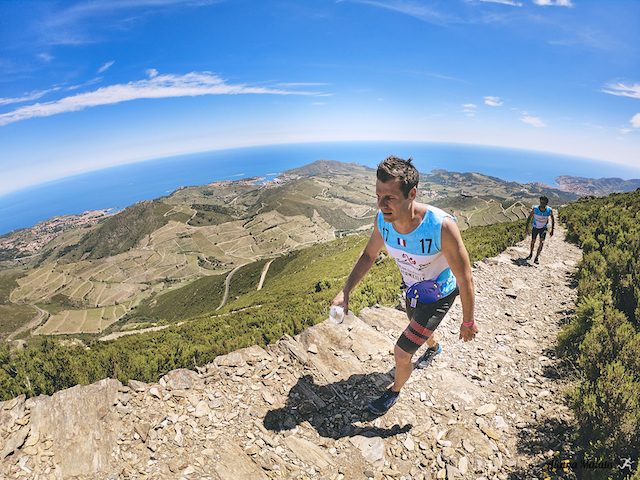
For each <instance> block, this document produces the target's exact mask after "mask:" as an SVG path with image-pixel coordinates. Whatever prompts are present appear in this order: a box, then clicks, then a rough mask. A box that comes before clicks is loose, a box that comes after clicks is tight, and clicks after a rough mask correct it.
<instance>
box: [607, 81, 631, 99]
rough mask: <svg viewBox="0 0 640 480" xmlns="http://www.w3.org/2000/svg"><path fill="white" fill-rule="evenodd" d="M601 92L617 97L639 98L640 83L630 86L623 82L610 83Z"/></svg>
mask: <svg viewBox="0 0 640 480" xmlns="http://www.w3.org/2000/svg"><path fill="white" fill-rule="evenodd" d="M602 91H603V92H604V93H610V94H611V95H616V96H618V97H631V98H640V83H634V84H633V85H631V84H626V83H623V82H618V83H614V82H610V83H608V84H607V86H606V87H605V89H603V90H602Z"/></svg>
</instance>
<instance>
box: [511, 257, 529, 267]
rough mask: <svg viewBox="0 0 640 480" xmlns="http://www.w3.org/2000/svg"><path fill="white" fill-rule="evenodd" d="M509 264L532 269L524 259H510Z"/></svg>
mask: <svg viewBox="0 0 640 480" xmlns="http://www.w3.org/2000/svg"><path fill="white" fill-rule="evenodd" d="M511 263H513V264H514V265H517V266H519V267H532V266H533V265H531V264H530V263H529V260H527V259H526V258H512V259H511Z"/></svg>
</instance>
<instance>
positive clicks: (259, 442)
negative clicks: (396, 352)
mask: <svg viewBox="0 0 640 480" xmlns="http://www.w3.org/2000/svg"><path fill="white" fill-rule="evenodd" d="M563 235H564V232H563V230H562V229H561V228H557V233H556V235H555V236H554V237H551V238H548V239H547V242H546V245H545V249H544V251H543V252H542V255H541V258H540V264H539V265H533V264H529V263H528V262H526V261H524V260H523V258H524V257H525V256H526V255H527V254H528V250H529V248H528V245H529V241H530V240H529V239H527V240H525V241H524V242H522V243H521V244H519V245H518V246H516V247H513V248H510V249H508V250H507V251H505V252H503V253H502V254H500V255H498V256H497V257H494V258H491V259H485V260H483V261H481V262H477V263H476V266H475V269H474V279H475V286H476V295H477V296H476V318H477V321H478V323H479V328H480V333H479V335H478V336H477V338H476V340H475V341H473V342H468V343H464V342H462V341H461V340H459V339H458V333H459V324H460V322H461V319H462V311H461V307H460V303H459V300H457V301H456V304H455V305H454V307H453V309H452V310H451V312H450V313H449V314H448V315H447V317H446V318H445V321H444V322H443V323H442V324H441V325H440V327H439V328H438V330H437V331H436V334H437V336H438V340H439V342H440V344H441V345H442V347H443V351H442V353H441V354H439V355H438V356H437V357H436V359H435V360H434V362H433V363H432V364H431V365H430V366H429V367H428V368H426V369H420V370H415V371H414V373H413V375H412V377H411V378H410V379H409V382H408V383H407V384H406V386H405V387H404V388H403V390H402V392H401V394H400V399H399V400H398V403H396V405H395V406H394V407H393V408H392V409H391V410H390V411H389V412H388V413H387V414H385V415H383V416H380V417H374V416H372V415H371V414H368V413H364V412H363V411H362V407H363V405H366V404H367V403H368V402H369V401H370V400H372V399H374V398H375V397H377V396H378V395H379V394H380V392H381V391H382V390H383V389H384V388H385V387H386V386H387V385H389V384H390V383H391V381H392V376H393V371H392V369H393V355H392V352H393V345H394V343H395V340H396V338H397V337H398V335H399V334H400V333H401V332H402V330H403V329H404V327H405V326H406V323H407V320H406V315H405V313H404V312H402V311H400V310H398V309H394V308H388V307H375V308H368V309H365V310H363V311H362V312H361V313H360V315H359V318H356V317H354V316H353V314H350V315H349V316H347V318H346V319H345V322H344V323H343V324H341V325H334V324H332V323H330V322H329V321H328V320H327V321H325V322H322V323H320V324H318V325H316V326H314V327H312V328H309V329H308V330H306V331H305V332H303V333H302V334H300V335H298V336H297V337H296V338H290V337H284V338H282V339H281V340H279V341H278V342H277V343H276V344H274V345H269V346H267V347H266V348H264V349H262V348H260V347H258V346H253V347H250V348H246V349H243V350H239V351H236V352H233V353H230V354H228V355H225V356H220V357H218V358H216V360H215V362H214V363H212V364H209V365H206V366H204V367H202V368H198V369H197V371H191V370H184V369H182V370H174V371H172V372H169V373H168V374H167V375H165V376H164V377H163V378H162V379H160V381H159V382H158V383H156V384H145V383H142V382H137V381H130V382H129V384H128V385H122V384H121V383H120V382H119V381H117V380H113V379H105V380H102V381H100V382H97V383H95V384H93V385H89V386H84V387H82V386H76V387H73V388H70V389H68V390H64V391H61V392H58V393H56V394H54V395H52V396H51V397H45V396H43V397H37V398H32V399H27V400H25V398H24V397H18V398H16V399H13V400H10V401H7V402H3V403H0V478H11V479H15V478H25V479H39V480H44V479H50V480H54V479H78V480H81V479H82V480H84V479H112V480H115V479H167V480H168V479H176V480H178V479H185V480H187V479H211V480H238V479H251V480H259V479H270V478H283V479H310V480H311V479H312V480H320V479H324V480H342V479H346V480H352V479H367V478H373V479H376V480H381V479H397V480H420V479H431V478H439V479H451V480H453V479H473V480H493V479H499V480H507V479H533V478H540V479H542V478H544V477H545V472H547V470H546V466H547V465H548V464H549V463H550V462H552V461H553V460H554V458H563V459H566V458H571V455H572V454H573V452H572V445H571V442H570V438H569V437H570V433H571V431H572V429H573V424H572V416H571V412H570V411H569V409H568V408H567V407H566V406H565V402H564V399H563V392H564V389H565V388H566V387H567V380H566V378H567V374H566V372H564V370H565V366H563V364H562V362H561V361H560V360H558V359H556V357H555V355H554V347H555V343H556V335H557V333H558V331H559V330H560V326H561V325H562V324H563V323H564V322H566V321H567V319H568V317H569V316H570V315H571V314H572V312H573V308H574V298H575V290H574V289H573V287H572V285H571V282H572V272H573V270H574V269H575V266H576V263H577V262H578V260H579V259H580V257H581V252H580V250H579V249H577V248H576V247H574V246H572V245H569V244H567V243H565V242H564V241H563ZM423 348H424V347H423ZM421 353H422V349H421V350H419V351H418V355H419V354H421ZM415 358H418V357H417V356H416V357H415ZM563 478H564V477H563Z"/></svg>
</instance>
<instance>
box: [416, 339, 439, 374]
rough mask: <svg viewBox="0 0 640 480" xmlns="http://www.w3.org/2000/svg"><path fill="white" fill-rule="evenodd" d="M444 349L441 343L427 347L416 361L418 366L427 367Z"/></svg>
mask: <svg viewBox="0 0 640 480" xmlns="http://www.w3.org/2000/svg"><path fill="white" fill-rule="evenodd" d="M441 351H442V348H441V347H440V344H439V343H438V344H437V345H435V346H433V347H429V348H427V350H426V351H425V352H424V353H423V354H422V356H421V357H420V358H419V359H418V361H417V362H416V368H427V367H428V366H429V364H430V363H431V361H432V360H433V359H434V358H435V356H436V355H437V354H439V353H440V352H441Z"/></svg>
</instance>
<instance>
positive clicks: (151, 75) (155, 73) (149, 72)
mask: <svg viewBox="0 0 640 480" xmlns="http://www.w3.org/2000/svg"><path fill="white" fill-rule="evenodd" d="M147 75H149V78H155V77H157V76H158V71H157V70H156V69H155V68H150V69H148V70H147Z"/></svg>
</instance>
